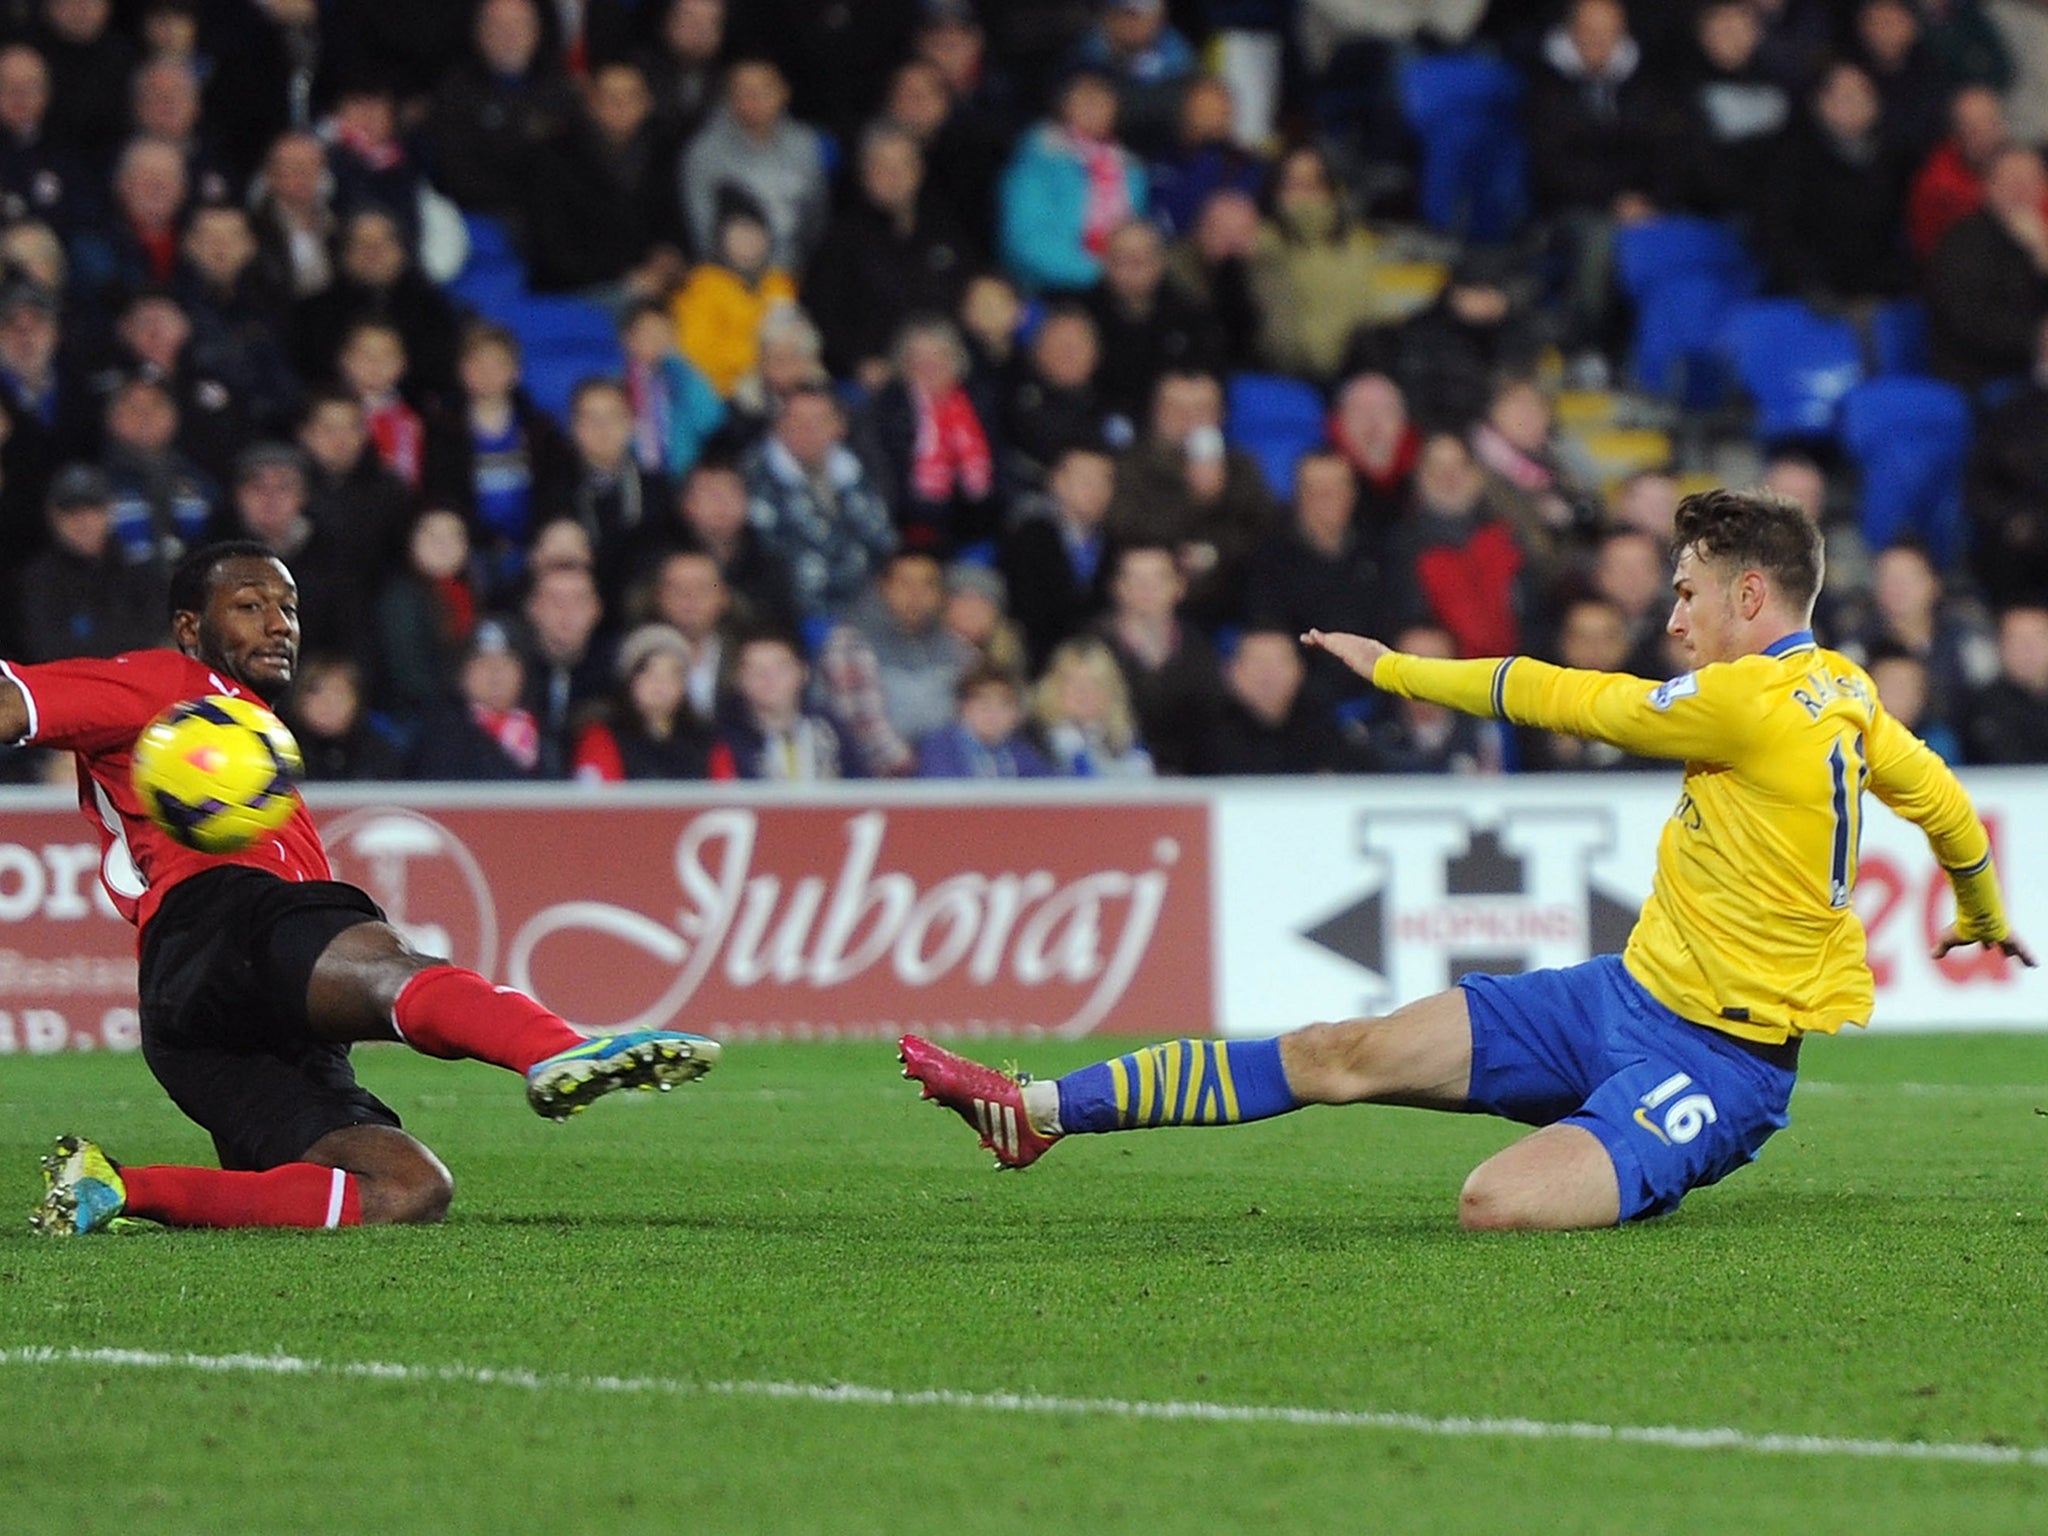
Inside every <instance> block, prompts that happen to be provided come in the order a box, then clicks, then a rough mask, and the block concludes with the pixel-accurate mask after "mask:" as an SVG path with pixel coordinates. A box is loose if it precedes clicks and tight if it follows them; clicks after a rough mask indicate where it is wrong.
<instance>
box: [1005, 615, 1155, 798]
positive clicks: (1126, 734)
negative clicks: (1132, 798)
mask: <svg viewBox="0 0 2048 1536" xmlns="http://www.w3.org/2000/svg"><path fill="white" fill-rule="evenodd" d="M1032 714H1033V716H1034V717H1035V718H1036V720H1037V722H1038V729H1039V733H1040V735H1041V736H1042V737H1043V738H1044V741H1045V748H1046V753H1047V755H1048V756H1049V757H1050V758H1051V759H1052V762H1053V764H1054V766H1055V767H1056V768H1057V770H1058V771H1059V772H1060V773H1062V774H1064V775H1066V776H1068V777H1070V778H1077V779H1149V778H1151V777H1152V758H1151V755H1150V754H1149V753H1147V752H1146V751H1145V749H1144V748H1143V747H1141V746H1139V745H1138V730H1137V726H1136V724H1135V722H1134V721H1133V719H1132V716H1131V700H1130V695H1129V694H1128V693H1127V692H1125V690H1124V680H1123V674H1122V673H1121V672H1119V671H1118V670H1117V665H1116V658H1115V657H1113V656H1111V655H1110V653H1109V647H1108V646H1106V645H1104V644H1103V643H1102V642H1101V641H1100V640H1095V639H1091V638H1086V637H1084V638H1082V639H1078V640H1069V641H1067V642H1065V643H1064V644H1062V645H1061V646H1060V647H1059V649H1058V650H1056V651H1054V652H1053V653H1052V662H1051V664H1050V665H1048V666H1047V667H1046V669H1045V676H1044V677H1042V678H1040V679H1039V682H1038V687H1037V688H1036V689H1035V690H1034V691H1033V693H1032Z"/></svg>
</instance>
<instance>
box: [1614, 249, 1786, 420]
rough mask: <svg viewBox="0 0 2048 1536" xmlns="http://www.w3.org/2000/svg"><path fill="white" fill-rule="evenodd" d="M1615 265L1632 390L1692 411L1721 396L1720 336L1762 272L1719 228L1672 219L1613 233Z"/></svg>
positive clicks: (1723, 364) (1723, 388)
mask: <svg viewBox="0 0 2048 1536" xmlns="http://www.w3.org/2000/svg"><path fill="white" fill-rule="evenodd" d="M1614 254H1615V268H1616V271H1617V272H1618V274H1619V276H1620V279H1621V285H1622V288H1623V289H1624V290H1625V291H1626V292H1627V293H1628V295H1629V297H1630V298H1631V299H1633V300H1634V301H1635V306H1636V325H1635V338H1634V342H1633V346H1632V349H1631V361H1630V373H1631V375H1632V377H1633V379H1634V381H1635V383H1636V384H1637V386H1638V387H1640V388H1643V389H1647V390H1649V391H1651V392H1652V393H1654V394H1658V395H1661V396H1663V397H1664V398H1666V399H1668V400H1671V401H1674V402H1675V403H1677V404H1679V405H1682V406H1686V407H1689V408H1694V409H1704V408H1707V407H1711V406H1715V405H1719V404H1720V403H1721V402H1722V400H1723V399H1724V398H1725V396H1726V393H1727V385H1728V377H1727V374H1728V369H1727V362H1726V359H1725V357H1724V356H1723V354H1722V352H1721V347H1720V341H1721V331H1722V328H1723V326H1724V325H1725V323H1726V321H1727V316H1728V311H1729V309H1730V308H1731V307H1732V306H1734V305H1735V304H1736V303H1738V302H1740V301H1741V300H1743V299H1746V298H1749V297H1751V296H1752V295H1754V294H1755V292H1756V290H1757V288H1758V286H1759V285H1760V283H1761V282H1762V273H1761V272H1760V271H1759V270H1758V268H1757V265H1756V263H1755V262H1754V261H1752V260H1751V259H1750V256H1749V253H1748V252H1747V251H1746V250H1744V249H1743V246H1742V241H1741V239H1740V238H1739V237H1738V236H1737V235H1736V233H1735V231H1734V230H1733V229H1731V228H1729V227H1728V226H1727V225H1725V224H1720V223H1717V222H1715V221H1714V220H1711V219H1701V218H1694V217H1691V216H1690V215H1682V214H1681V215H1672V216H1669V217H1666V218H1658V219H1649V220H1646V221H1645V222H1643V223H1641V224H1631V225H1629V226H1627V227H1625V228H1623V229H1622V230H1620V231H1619V232H1617V234H1616V235H1615V242H1614Z"/></svg>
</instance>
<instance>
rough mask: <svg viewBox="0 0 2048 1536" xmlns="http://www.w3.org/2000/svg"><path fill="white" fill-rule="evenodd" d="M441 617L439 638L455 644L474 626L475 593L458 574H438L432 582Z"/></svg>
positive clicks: (465, 638) (464, 638) (467, 636)
mask: <svg viewBox="0 0 2048 1536" xmlns="http://www.w3.org/2000/svg"><path fill="white" fill-rule="evenodd" d="M432 586H433V592H434V601H435V603H436V604H437V605H438V608H439V612H440V617H441V638H442V639H444V640H451V641H453V642H454V643H456V644H457V645H460V644H461V643H462V642H463V641H465V640H467V639H468V638H469V632H470V631H471V630H472V629H474V628H476V594H475V593H474V592H472V591H470V590H469V583H468V582H466V581H464V580H463V579H462V578H461V577H460V576H438V577H435V578H434V580H433V583H432Z"/></svg>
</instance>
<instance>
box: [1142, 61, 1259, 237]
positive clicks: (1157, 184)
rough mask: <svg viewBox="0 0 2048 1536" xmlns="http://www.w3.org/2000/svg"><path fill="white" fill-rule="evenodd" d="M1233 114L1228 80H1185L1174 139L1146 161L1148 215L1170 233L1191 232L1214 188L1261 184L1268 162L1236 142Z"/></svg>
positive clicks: (1250, 188)
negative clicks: (1148, 172)
mask: <svg viewBox="0 0 2048 1536" xmlns="http://www.w3.org/2000/svg"><path fill="white" fill-rule="evenodd" d="M1236 119H1237V103H1236V101H1235V99H1234V98H1233V97H1232V95H1231V91H1230V85H1229V83H1228V82H1227V81H1224V80H1219V79H1215V78H1213V77H1198V78H1196V79H1193V80H1190V81H1189V82H1188V83H1187V89H1186V90H1185V91H1183V92H1182V93H1181V98H1180V112H1179V118H1178V123H1177V127H1176V133H1175V137H1174V141H1173V143H1172V144H1171V145H1170V146H1168V147H1167V148H1166V149H1165V150H1164V151H1163V152H1162V153H1161V154H1160V155H1159V156H1158V157H1157V158H1155V159H1154V160H1153V162H1152V164H1151V166H1150V180H1151V184H1152V215H1153V217H1154V218H1156V219H1158V221H1159V225H1160V227H1161V228H1162V229H1163V230H1165V232H1166V233H1167V234H1168V235H1171V236H1179V235H1185V234H1188V233H1189V232H1191V231H1192V230H1193V229H1194V228H1195V226H1196V224H1197V222H1198V221H1199V220H1200V218H1201V215H1202V210H1203V209H1204V208H1205V207H1207V206H1208V203H1209V200H1210V199H1211V198H1212V197H1214V196H1215V195H1216V194H1217V193H1218V192H1225V191H1228V192H1237V193H1241V194H1242V195H1243V196H1245V197H1247V198H1256V197H1257V196H1258V195H1259V189H1260V188H1261V187H1263V186H1264V185H1265V182H1266V163H1265V162H1264V161H1263V160H1262V159H1260V158H1259V156H1257V155H1255V154H1253V153H1252V152H1251V151H1250V150H1248V149H1246V148H1244V147H1243V146H1242V145H1240V144H1239V143H1238V142H1237V139H1236Z"/></svg>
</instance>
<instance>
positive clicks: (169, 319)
mask: <svg viewBox="0 0 2048 1536" xmlns="http://www.w3.org/2000/svg"><path fill="white" fill-rule="evenodd" d="M114 335H115V341H116V344H117V347H118V355H117V359H116V367H115V369H114V375H115V376H119V375H120V374H122V373H139V374H143V375H146V376H147V377H149V378H152V379H155V380H157V381H158V382H159V383H161V384H162V385H163V386H164V388H165V389H166V390H168V391H169V392H170V395H171V398H172V399H173V400H174V401H176V402H177V407H178V447H179V448H180V449H181V450H182V451H183V452H184V453H185V454H186V455H188V456H189V457H190V458H191V459H192V461H193V462H194V463H195V464H197V465H198V466H199V467H200V469H202V470H204V471H205V472H206V475H207V477H208V478H209V479H212V480H215V481H220V480H225V479H226V478H227V476H228V473H229V471H230V470H231V469H232V468H233V465H234V461H235V455H236V454H237V453H238V452H240V450H241V449H242V448H243V446H244V445H246V444H247V443H248V441H249V436H250V426H251V424H250V420H249V413H248V411H247V410H246V409H244V407H243V402H242V400H241V398H240V397H239V396H238V395H237V394H236V393H235V391H234V389H233V388H232V387H231V386H230V385H229V384H228V383H227V381H226V380H224V379H222V378H220V377H219V376H218V375H216V374H214V373H213V372H211V371H210V370H208V369H207V368H205V367H204V366H203V365H201V364H199V363H198V362H196V361H195V360H194V358H193V355H192V353H193V349H192V346H191V341H192V322H191V321H190V320H188V319H187V318H186V316H185V310H184V306H183V305H181V304H179V302H178V301H177V299H176V298H174V297H173V296H172V295H171V294H169V293H167V292H163V291H161V290H154V289H151V290H145V291H143V292H141V293H138V294H137V295H135V296H134V297H133V298H131V299H130V300H129V301H128V302H127V303H126V304H125V305H124V306H123V307H122V309H121V318H120V322H119V324H118V325H117V326H116V327H115V332H114Z"/></svg>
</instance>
